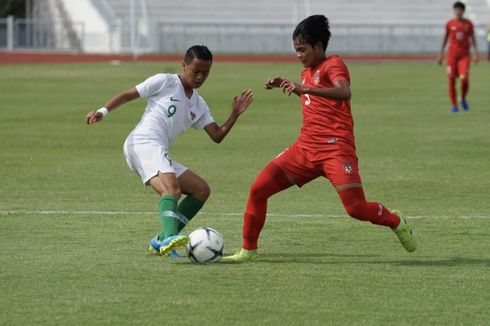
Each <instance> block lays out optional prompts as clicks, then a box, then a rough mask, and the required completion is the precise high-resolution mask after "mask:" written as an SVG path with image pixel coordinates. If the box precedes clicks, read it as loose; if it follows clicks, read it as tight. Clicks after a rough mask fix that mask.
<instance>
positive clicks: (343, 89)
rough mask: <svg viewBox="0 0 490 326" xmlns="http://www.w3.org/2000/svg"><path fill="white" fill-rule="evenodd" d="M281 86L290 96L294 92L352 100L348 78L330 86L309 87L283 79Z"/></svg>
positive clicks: (299, 94)
mask: <svg viewBox="0 0 490 326" xmlns="http://www.w3.org/2000/svg"><path fill="white" fill-rule="evenodd" d="M280 87H281V88H282V90H283V92H284V93H285V94H287V95H288V96H289V95H291V94H292V93H294V94H296V95H298V96H301V95H303V94H308V95H314V96H320V97H323V98H327V99H332V100H342V101H343V100H350V99H351V91H350V85H349V82H348V81H347V80H337V81H335V82H334V83H333V87H330V88H309V87H303V86H302V85H300V84H297V83H295V82H294V81H292V80H283V81H282V82H281V85H280Z"/></svg>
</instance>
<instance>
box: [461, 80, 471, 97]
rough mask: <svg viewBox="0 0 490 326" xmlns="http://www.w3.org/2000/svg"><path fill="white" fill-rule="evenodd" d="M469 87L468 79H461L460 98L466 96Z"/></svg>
mask: <svg viewBox="0 0 490 326" xmlns="http://www.w3.org/2000/svg"><path fill="white" fill-rule="evenodd" d="M469 88H470V81H469V80H468V78H467V77H465V78H463V79H461V98H462V99H463V100H464V99H465V98H466V94H468V90H469Z"/></svg>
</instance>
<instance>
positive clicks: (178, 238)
mask: <svg viewBox="0 0 490 326" xmlns="http://www.w3.org/2000/svg"><path fill="white" fill-rule="evenodd" d="M188 243H189V238H188V237H187V236H185V235H182V234H177V235H172V236H170V237H168V238H165V239H163V241H161V243H160V249H159V250H160V254H162V255H163V256H170V254H172V252H173V251H174V250H175V249H178V248H182V247H185V246H186V245H187V244H188Z"/></svg>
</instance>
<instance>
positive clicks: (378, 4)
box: [106, 0, 490, 24]
mask: <svg viewBox="0 0 490 326" xmlns="http://www.w3.org/2000/svg"><path fill="white" fill-rule="evenodd" d="M106 1H107V2H108V3H109V4H110V6H111V7H112V9H113V10H114V12H115V14H116V15H117V16H118V17H120V18H128V17H129V15H130V1H128V0H106ZM134 2H135V4H136V6H135V7H136V10H137V12H138V13H139V12H141V8H140V6H139V4H140V1H138V0H135V1H134ZM145 2H146V3H147V5H148V9H149V10H148V15H149V18H150V19H152V20H155V21H165V22H199V23H201V22H207V23H211V22H212V23H264V24H270V23H274V24H277V23H284V24H291V23H293V24H294V23H296V22H297V21H299V20H300V19H301V18H302V17H304V16H306V15H308V14H312V13H322V14H325V15H327V16H328V17H329V18H331V20H332V21H333V22H336V23H346V24H394V23H396V24H428V23H429V24H432V23H433V24H441V23H443V22H444V21H446V20H447V18H448V16H450V15H451V4H452V2H451V1H448V0H432V1H427V0H411V1H404V0H395V1H391V0H329V1H325V0H309V1H308V0H307V1H297V0H294V1H276V0H247V1H243V0H227V1H226V2H223V1H221V0H206V1H200V0H182V1H162V0H146V1H145ZM467 11H468V12H467V14H468V16H469V17H470V18H471V19H472V20H473V21H474V22H475V23H477V24H478V23H488V21H490V10H489V5H488V3H487V1H486V0H472V1H471V2H469V1H468V10H467Z"/></svg>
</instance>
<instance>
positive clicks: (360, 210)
mask: <svg viewBox="0 0 490 326" xmlns="http://www.w3.org/2000/svg"><path fill="white" fill-rule="evenodd" d="M339 196H340V199H341V200H342V203H343V204H344V207H345V210H346V211H347V213H348V214H349V215H350V216H351V217H353V218H356V219H358V220H361V221H369V222H371V223H373V224H378V225H385V226H389V227H390V228H392V229H394V228H396V227H397V226H398V224H400V218H399V217H398V216H396V215H395V214H393V213H391V212H390V211H389V210H388V209H387V208H386V207H384V205H383V204H380V203H376V202H368V201H366V197H365V196H364V191H363V189H362V187H355V188H349V189H345V190H342V191H341V192H339Z"/></svg>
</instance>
